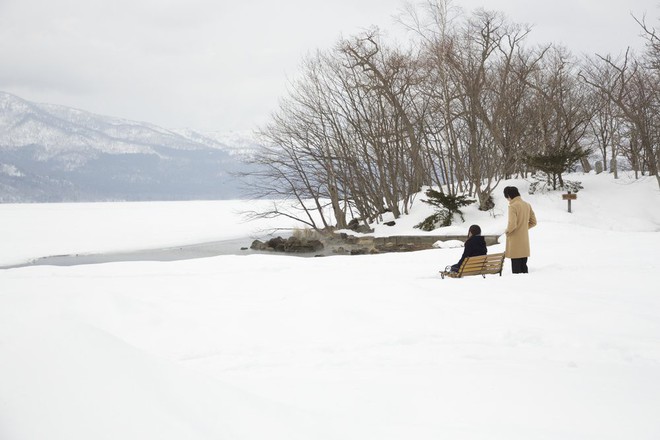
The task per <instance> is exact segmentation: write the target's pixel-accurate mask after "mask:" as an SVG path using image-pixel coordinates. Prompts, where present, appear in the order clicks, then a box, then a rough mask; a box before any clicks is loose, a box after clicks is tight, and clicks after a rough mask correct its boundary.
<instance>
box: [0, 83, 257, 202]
mask: <svg viewBox="0 0 660 440" xmlns="http://www.w3.org/2000/svg"><path fill="white" fill-rule="evenodd" d="M223 138H226V139H230V138H231V137H230V136H229V135H228V136H222V135H221V134H218V133H211V134H204V133H199V132H195V131H193V130H188V129H185V130H168V129H165V128H162V127H158V126H156V125H153V124H149V123H146V122H136V121H130V120H126V119H121V118H115V117H110V116H103V115H98V114H94V113H90V112H87V111H84V110H79V109H74V108H71V107H65V106H61V105H54V104H38V103H34V102H30V101H27V100H25V99H22V98H20V97H17V96H15V95H12V94H9V93H5V92H0V202H4V203H7V202H74V201H116V200H126V201H137V200H204V199H228V198H238V197H240V190H239V184H238V182H237V181H236V178H235V177H233V175H232V173H233V172H236V171H243V170H245V169H246V167H247V166H246V165H245V164H244V163H243V162H242V160H241V158H242V157H243V156H242V155H241V154H240V153H241V152H243V151H246V150H250V149H253V148H256V144H255V143H254V141H253V140H252V139H250V138H249V137H245V136H243V137H241V136H238V137H234V139H235V144H234V145H227V144H226V143H223V141H221V140H219V139H223ZM237 152H238V153H239V154H236V153H237Z"/></svg>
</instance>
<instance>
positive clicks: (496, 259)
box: [440, 252, 504, 279]
mask: <svg viewBox="0 0 660 440" xmlns="http://www.w3.org/2000/svg"><path fill="white" fill-rule="evenodd" d="M503 264H504V252H502V253H499V254H490V255H480V256H478V257H468V258H466V259H465V260H463V263H461V267H459V268H458V272H451V271H450V270H449V269H450V267H451V266H447V268H445V270H444V271H442V272H440V276H441V277H442V278H443V279H444V278H445V277H449V278H462V277H467V276H470V275H481V276H483V277H484V278H486V275H487V274H496V273H499V274H500V276H502V265H503Z"/></svg>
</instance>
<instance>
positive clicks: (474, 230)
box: [451, 225, 488, 272]
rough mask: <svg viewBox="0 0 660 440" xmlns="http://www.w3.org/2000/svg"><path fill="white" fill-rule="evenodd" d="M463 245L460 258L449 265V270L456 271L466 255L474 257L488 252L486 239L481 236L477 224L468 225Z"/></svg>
mask: <svg viewBox="0 0 660 440" xmlns="http://www.w3.org/2000/svg"><path fill="white" fill-rule="evenodd" d="M463 246H465V250H464V251H463V255H462V256H461V259H460V260H458V263H456V264H453V265H452V266H451V272H458V269H459V268H460V267H461V264H462V263H463V260H465V259H466V258H467V257H476V256H478V255H486V254H487V253H488V249H486V240H485V239H484V238H483V237H482V236H481V228H480V227H479V225H472V226H470V229H468V238H467V240H465V244H464V245H463Z"/></svg>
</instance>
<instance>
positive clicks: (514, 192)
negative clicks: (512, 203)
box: [504, 186, 520, 199]
mask: <svg viewBox="0 0 660 440" xmlns="http://www.w3.org/2000/svg"><path fill="white" fill-rule="evenodd" d="M504 197H506V198H507V199H513V198H516V197H520V193H519V192H518V188H516V187H515V186H507V187H506V188H504Z"/></svg>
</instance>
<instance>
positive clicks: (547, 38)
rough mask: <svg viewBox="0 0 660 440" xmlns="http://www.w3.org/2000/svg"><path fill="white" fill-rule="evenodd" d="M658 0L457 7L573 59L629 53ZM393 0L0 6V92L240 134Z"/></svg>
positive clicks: (392, 8) (464, 3) (486, 1)
mask: <svg viewBox="0 0 660 440" xmlns="http://www.w3.org/2000/svg"><path fill="white" fill-rule="evenodd" d="M658 3H659V2H658V0H552V1H547V0H546V1H539V0H456V1H454V4H455V5H456V6H460V7H463V8H464V9H465V10H468V11H469V10H472V9H474V8H476V7H485V8H487V9H491V10H497V11H501V12H503V13H504V14H505V15H506V16H507V17H509V18H510V19H511V20H512V21H515V22H519V23H527V24H530V25H532V26H533V31H532V34H531V37H532V38H533V40H534V41H535V42H556V43H562V44H563V45H565V46H567V47H568V48H570V49H571V50H573V51H574V52H576V53H582V52H587V53H594V52H598V53H601V54H604V53H612V54H618V53H620V52H622V51H623V50H625V48H626V47H628V46H633V47H635V48H640V47H641V44H642V40H641V38H640V37H639V33H640V32H639V27H638V25H637V24H636V23H635V22H634V21H633V19H632V17H631V15H630V14H631V13H634V14H635V15H636V16H638V17H641V16H642V15H644V14H646V16H647V21H648V22H650V23H652V24H653V25H656V26H657V25H658V23H659V22H658V18H659V17H660V9H659V8H658ZM402 5H403V2H402V1H401V0H323V1H317V0H280V1H277V0H271V1H269V0H232V1H227V0H0V60H1V61H0V62H1V64H0V91H5V92H9V93H13V94H16V95H18V96H21V97H23V98H26V99H29V100H33V101H37V102H48V103H53V104H62V105H67V106H71V107H77V108H81V109H84V110H89V111H92V112H95V113H101V114H107V115H112V116H118V117H122V118H127V119H135V120H140V121H147V122H152V123H155V124H157V125H161V126H164V127H167V128H181V127H189V128H193V129H198V130H204V131H249V130H252V129H254V128H255V127H257V126H259V125H262V124H263V123H264V122H266V121H267V120H268V118H269V115H270V114H271V112H272V111H273V110H275V109H276V106H277V101H278V98H280V97H281V96H283V95H284V93H285V89H286V86H287V78H290V77H292V76H294V75H295V73H296V72H297V71H298V68H299V65H300V62H301V60H302V58H303V57H304V56H305V54H307V53H309V52H313V51H315V50H316V49H325V48H329V47H331V46H332V45H333V44H334V43H335V42H336V41H337V40H338V38H339V37H340V36H342V35H343V36H350V35H353V34H355V33H357V32H359V31H360V30H362V29H365V28H368V27H370V26H372V25H377V26H379V27H380V28H381V29H384V30H391V32H393V33H394V29H395V28H396V25H395V24H394V21H393V19H392V17H393V16H394V15H396V14H397V13H398V12H399V11H400V9H401V7H402Z"/></svg>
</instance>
